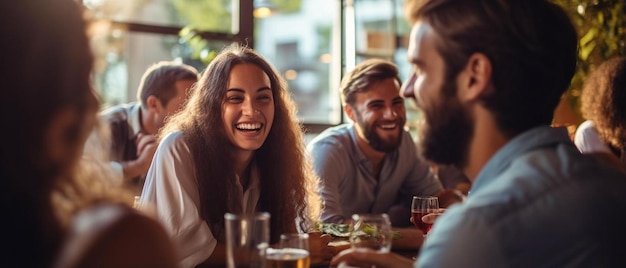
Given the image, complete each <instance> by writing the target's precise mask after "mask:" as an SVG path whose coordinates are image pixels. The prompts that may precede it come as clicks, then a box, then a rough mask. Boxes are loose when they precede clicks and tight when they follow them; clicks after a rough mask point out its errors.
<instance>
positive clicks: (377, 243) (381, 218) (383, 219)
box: [350, 213, 393, 252]
mask: <svg viewBox="0 0 626 268" xmlns="http://www.w3.org/2000/svg"><path fill="white" fill-rule="evenodd" d="M352 220H353V222H354V225H353V229H352V232H351V233H350V244H351V245H352V247H353V248H369V249H373V250H376V251H380V252H389V251H390V250H391V242H392V240H393V237H392V231H391V222H390V221H389V216H387V214H384V213H383V214H354V215H352Z"/></svg>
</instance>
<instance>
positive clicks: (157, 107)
mask: <svg viewBox="0 0 626 268" xmlns="http://www.w3.org/2000/svg"><path fill="white" fill-rule="evenodd" d="M146 104H147V105H146V106H147V107H148V110H152V111H156V112H158V113H161V111H162V110H163V108H164V107H163V105H161V100H159V98H157V97H155V96H153V95H150V96H148V99H146Z"/></svg>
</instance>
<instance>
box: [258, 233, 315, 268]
mask: <svg viewBox="0 0 626 268" xmlns="http://www.w3.org/2000/svg"><path fill="white" fill-rule="evenodd" d="M265 259H266V260H267V267H268V268H309V267H311V257H310V254H309V235H308V234H305V233H288V234H282V235H280V243H279V245H278V248H268V249H267V251H266V254H265Z"/></svg>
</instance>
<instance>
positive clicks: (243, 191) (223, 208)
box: [140, 44, 334, 267]
mask: <svg viewBox="0 0 626 268" xmlns="http://www.w3.org/2000/svg"><path fill="white" fill-rule="evenodd" d="M159 137H160V140H161V142H160V144H159V147H158V149H157V152H156V154H155V157H154V160H153V163H152V166H151V167H150V169H149V171H148V175H147V177H146V183H145V185H144V189H143V192H142V194H141V200H140V207H141V208H142V209H146V210H154V211H155V212H156V214H157V216H158V219H159V220H160V221H161V222H162V223H163V224H164V225H165V226H166V229H167V230H168V231H169V234H170V236H171V237H172V239H173V240H174V241H175V243H176V245H177V247H178V248H179V250H180V254H179V263H180V265H181V266H182V267H194V266H196V265H201V266H205V265H207V266H224V265H225V261H226V259H225V242H226V241H225V230H224V214H225V213H227V212H229V213H254V212H260V211H265V212H269V213H270V216H271V218H270V221H271V223H270V236H271V243H277V242H278V240H279V236H280V235H281V234H282V233H292V232H306V231H308V230H309V229H310V228H313V227H314V221H315V220H316V219H317V215H318V214H319V210H320V207H321V203H320V200H319V196H318V194H317V193H316V192H315V190H316V184H317V181H318V179H317V177H316V176H315V173H314V172H313V170H312V169H311V167H310V164H309V162H308V161H307V158H306V155H305V149H304V141H303V134H302V132H301V129H300V126H299V124H298V123H297V118H296V114H295V106H294V104H293V103H292V101H291V99H290V97H289V93H288V91H287V87H286V83H285V82H284V81H283V80H282V78H281V77H280V76H279V73H278V72H277V71H276V70H275V69H274V67H273V66H271V65H270V63H268V62H267V61H266V60H265V59H264V58H263V57H262V56H260V55H259V54H258V53H257V52H255V51H254V50H252V49H249V48H246V47H244V46H241V45H238V44H232V45H230V46H228V47H226V48H225V49H224V50H223V51H222V52H221V53H220V54H219V55H218V56H217V57H216V58H215V59H214V60H213V61H212V62H211V64H210V65H209V66H208V67H207V69H206V70H205V71H204V72H203V74H202V77H201V78H200V81H199V82H198V87H197V88H196V89H195V90H194V91H193V93H192V95H191V97H190V99H189V103H188V104H187V106H186V107H185V109H184V110H183V111H182V112H181V113H179V114H177V115H174V116H172V117H171V119H170V120H169V121H168V122H167V124H166V125H165V128H164V129H163V130H162V132H160V134H159ZM330 238H331V237H330V236H328V235H325V236H324V237H322V236H321V235H320V234H319V233H315V234H311V236H310V240H311V243H310V244H311V249H310V250H311V254H312V259H313V262H314V263H315V262H321V260H322V259H326V260H330V258H331V257H332V256H333V254H334V252H333V251H332V250H331V248H330V247H328V246H327V244H328V242H330Z"/></svg>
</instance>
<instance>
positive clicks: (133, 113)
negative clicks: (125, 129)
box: [128, 102, 141, 138]
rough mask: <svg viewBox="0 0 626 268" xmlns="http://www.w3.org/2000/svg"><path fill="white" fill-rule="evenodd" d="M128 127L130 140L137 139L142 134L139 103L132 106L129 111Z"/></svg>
mask: <svg viewBox="0 0 626 268" xmlns="http://www.w3.org/2000/svg"><path fill="white" fill-rule="evenodd" d="M128 125H129V127H130V131H129V133H128V134H129V135H131V137H130V138H132V137H136V136H137V134H139V132H141V104H139V103H138V102H137V103H135V104H134V105H132V106H131V107H130V109H129V111H128Z"/></svg>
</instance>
